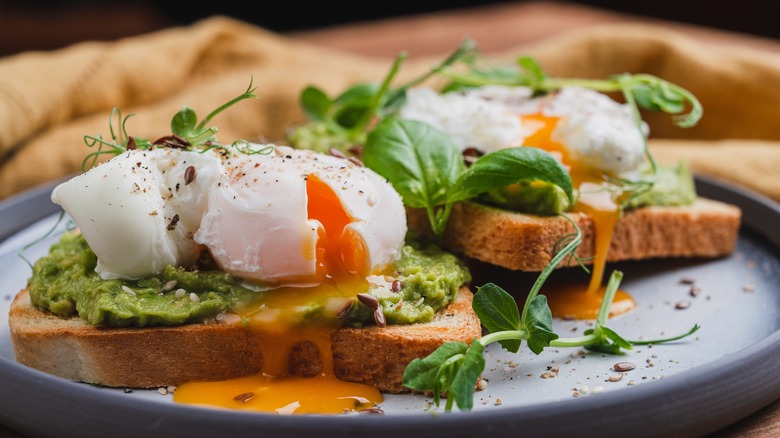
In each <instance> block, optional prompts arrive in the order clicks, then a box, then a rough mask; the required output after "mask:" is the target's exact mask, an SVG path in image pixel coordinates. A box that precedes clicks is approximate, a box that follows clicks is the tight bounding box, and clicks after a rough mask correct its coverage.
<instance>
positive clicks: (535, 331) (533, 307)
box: [523, 295, 558, 354]
mask: <svg viewBox="0 0 780 438" xmlns="http://www.w3.org/2000/svg"><path fill="white" fill-rule="evenodd" d="M523 328H524V329H525V331H526V332H527V333H528V340H527V341H526V342H527V343H528V349H530V350H531V351H533V352H534V353H535V354H539V353H541V352H542V350H544V349H545V348H546V347H549V346H550V342H552V341H554V340H556V339H558V335H557V334H555V332H553V329H552V312H550V307H549V306H548V305H547V297H545V296H544V295H537V296H536V297H535V298H534V299H533V300H531V302H530V304H529V309H528V313H526V316H525V321H524V326H523Z"/></svg>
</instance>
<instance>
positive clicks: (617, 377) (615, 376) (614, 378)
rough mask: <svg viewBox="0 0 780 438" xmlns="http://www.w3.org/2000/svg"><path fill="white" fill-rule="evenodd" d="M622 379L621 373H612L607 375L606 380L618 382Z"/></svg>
mask: <svg viewBox="0 0 780 438" xmlns="http://www.w3.org/2000/svg"><path fill="white" fill-rule="evenodd" d="M622 379H623V374H613V375H611V376H609V379H607V380H609V381H610V382H619V381H621V380H622Z"/></svg>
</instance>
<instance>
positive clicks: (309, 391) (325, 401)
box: [174, 174, 383, 414]
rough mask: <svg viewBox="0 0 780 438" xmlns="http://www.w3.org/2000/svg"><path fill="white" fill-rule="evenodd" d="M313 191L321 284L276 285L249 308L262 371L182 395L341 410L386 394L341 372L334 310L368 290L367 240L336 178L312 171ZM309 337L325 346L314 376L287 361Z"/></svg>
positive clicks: (269, 408)
mask: <svg viewBox="0 0 780 438" xmlns="http://www.w3.org/2000/svg"><path fill="white" fill-rule="evenodd" d="M306 192H307V210H308V215H309V219H314V220H317V221H319V222H320V224H322V228H321V229H320V230H319V239H318V242H317V249H316V257H317V259H316V260H317V274H318V277H319V279H318V280H319V284H317V285H315V286H312V287H282V288H279V289H276V290H274V291H271V292H269V293H265V294H264V295H263V296H262V297H261V299H260V301H259V302H258V303H255V304H254V305H253V307H252V308H251V309H245V310H244V312H243V314H242V318H243V319H244V321H248V325H249V327H250V328H251V330H253V332H254V333H255V334H256V336H257V339H258V346H259V348H260V349H261V352H262V356H263V365H262V372H260V373H258V374H255V375H250V376H247V377H241V378H236V379H230V380H227V381H219V382H189V383H185V384H183V385H181V386H180V387H179V388H178V389H177V390H176V392H175V393H174V400H175V401H176V402H179V403H187V404H200V405H209V406H217V407H222V408H230V409H238V410H249V411H262V412H275V413H278V414H339V413H343V412H345V411H355V410H361V409H366V408H371V407H373V406H374V405H375V404H377V403H380V402H382V400H383V397H382V395H381V393H380V392H379V391H378V390H377V389H375V388H373V387H371V386H367V385H362V384H358V383H351V382H345V381H342V380H339V379H338V378H336V377H335V374H334V366H333V356H332V352H331V339H330V335H331V333H332V331H333V330H334V329H335V328H337V327H338V322H337V319H336V317H335V315H337V314H338V313H339V311H340V310H342V309H343V308H344V307H345V306H347V305H350V303H351V302H353V301H354V297H355V296H356V295H357V294H358V293H360V292H365V291H367V290H368V282H367V281H366V280H365V278H366V276H367V275H368V274H369V272H368V271H369V261H368V254H367V250H366V245H365V243H364V242H363V240H362V238H361V237H360V236H359V235H357V233H354V232H352V231H351V230H350V228H348V227H347V225H349V223H351V222H353V219H352V218H351V217H350V215H349V214H348V212H347V211H346V210H345V208H344V206H343V205H342V204H341V201H340V200H339V198H338V196H337V195H336V193H335V192H334V191H333V189H332V188H331V187H330V186H328V185H327V184H326V183H325V182H324V181H322V180H321V179H320V178H318V177H317V176H316V175H314V174H310V175H309V176H308V178H307V180H306ZM311 303H324V304H322V305H323V309H324V313H329V314H330V317H326V318H325V319H316V318H315V319H314V320H312V317H311V316H307V315H306V314H305V311H306V308H307V307H308V306H309V305H310V304H311ZM307 318H308V320H306V319H307ZM303 344H309V346H311V345H312V344H313V346H314V347H316V349H317V350H319V360H320V366H319V372H317V373H316V374H315V375H314V376H310V377H303V376H297V375H292V374H291V373H290V371H289V369H288V360H289V357H290V355H291V353H293V351H294V349H295V348H296V346H298V348H300V346H301V345H303Z"/></svg>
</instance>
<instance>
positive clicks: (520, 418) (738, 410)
mask: <svg viewBox="0 0 780 438" xmlns="http://www.w3.org/2000/svg"><path fill="white" fill-rule="evenodd" d="M695 179H696V189H697V192H698V194H699V196H703V197H708V198H711V199H716V200H722V201H724V202H728V203H732V204H735V205H737V206H739V207H740V208H741V209H742V211H743V215H742V227H746V228H750V229H752V230H753V231H757V232H758V233H759V234H762V235H763V236H764V237H766V238H767V239H768V241H769V244H770V246H772V247H774V249H776V250H778V249H780V230H777V231H775V229H774V228H773V227H772V221H771V216H774V217H775V219H777V218H780V204H778V203H776V202H774V201H773V200H771V199H770V198H768V197H766V196H764V195H761V194H759V193H756V192H754V191H752V190H750V189H747V188H745V187H742V186H739V185H736V184H734V183H732V182H729V181H726V180H723V179H720V178H717V177H713V176H707V175H701V174H697V175H696V176H695ZM59 182H60V181H55V182H52V183H48V184H45V185H42V186H40V187H37V188H33V189H30V190H27V191H24V192H22V193H20V194H17V195H15V196H13V197H11V198H8V199H6V200H3V201H0V218H1V219H0V242H2V241H4V240H5V239H7V238H9V237H10V236H12V235H14V234H15V233H17V232H19V231H20V230H22V229H24V228H25V227H27V226H30V225H31V224H33V223H35V222H36V221H38V220H40V219H43V218H45V217H47V216H49V215H51V214H53V213H56V212H57V211H58V210H59V207H58V206H56V205H55V204H53V203H52V202H51V200H50V198H49V194H50V192H51V190H52V189H53V188H54V187H55V186H56V185H57V184H58V183H59ZM11 211H13V212H14V214H13V215H9V212H11ZM8 218H13V219H12V220H10V219H8ZM9 222H10V223H9ZM751 363H752V364H762V366H761V367H754V368H753V369H752V370H751V372H750V373H745V372H742V371H744V369H745V367H746V364H751ZM778 398H780V330H776V331H774V332H773V333H771V334H769V335H768V336H767V337H765V338H763V339H761V340H759V341H758V342H755V343H753V344H751V345H749V346H747V347H745V348H743V349H741V350H738V351H736V352H732V353H731V354H727V355H726V356H724V357H722V358H720V359H717V360H713V361H711V362H709V363H706V364H703V365H701V366H698V367H695V368H694V369H691V370H686V371H683V372H680V373H678V374H675V375H672V376H668V377H665V378H664V379H661V380H659V381H655V382H653V383H652V384H650V385H638V386H636V387H634V388H631V390H628V391H616V392H614V393H610V394H604V395H599V396H596V397H588V398H586V399H577V400H562V401H559V402H543V403H538V404H534V405H530V406H518V407H505V408H501V409H496V410H487V411H473V412H453V413H450V414H440V415H435V414H432V415H420V413H419V412H417V413H414V414H410V415H405V414H394V415H388V416H381V415H355V416H352V415H350V416H346V417H349V418H345V416H327V415H326V416H319V415H308V416H277V415H274V414H262V413H250V412H240V411H230V410H220V409H214V408H202V407H197V406H187V405H177V404H170V405H168V404H166V405H163V406H164V409H160V406H161V405H160V404H158V403H153V402H149V401H148V400H140V399H132V398H123V397H121V396H117V394H115V393H113V392H107V391H101V390H99V389H98V388H94V387H92V386H89V385H85V384H80V383H75V382H71V381H68V380H65V379H62V378H59V377H56V376H52V375H48V374H45V373H43V372H40V371H37V370H34V369H31V368H28V367H25V366H23V365H21V364H18V363H17V362H15V361H13V360H10V359H7V358H3V357H0V424H2V425H7V426H8V427H11V428H13V429H14V430H16V431H18V432H20V433H23V434H27V435H29V436H40V435H43V436H46V435H47V434H50V433H52V432H54V431H55V430H56V434H57V435H58V436H80V437H89V436H96V437H97V436H105V435H106V434H107V433H111V434H112V435H114V436H146V435H148V434H163V435H165V436H187V437H198V436H213V435H214V434H216V433H220V434H227V433H246V432H250V431H254V432H257V431H258V430H262V431H263V432H264V434H265V435H266V436H287V435H290V434H296V436H312V437H329V436H333V437H345V436H351V435H355V436H357V435H363V434H371V435H372V436H373V437H377V438H379V437H394V438H397V436H398V435H399V434H403V435H405V437H414V436H420V437H423V436H426V437H430V436H435V435H437V434H446V435H447V436H449V437H454V436H473V435H475V434H478V433H485V432H486V431H490V432H491V433H518V432H521V431H523V432H525V433H540V434H544V436H549V437H557V436H560V437H564V436H567V437H569V436H571V435H572V434H575V433H580V434H581V433H582V432H583V431H585V430H588V429H589V428H593V429H592V430H598V434H599V435H601V436H625V435H626V434H628V433H630V434H631V436H634V437H636V436H660V435H663V434H667V433H668V434H675V435H678V434H679V435H682V436H700V435H705V434H708V433H711V432H714V431H717V430H719V429H722V428H723V427H726V426H728V425H731V424H733V423H735V422H736V421H738V420H741V419H743V418H745V417H747V416H748V415H750V414H752V413H755V412H756V411H758V410H760V409H761V408H763V407H765V406H767V405H769V404H770V403H772V402H774V401H775V400H777V399H778ZM63 400H65V401H67V403H66V405H67V406H65V409H62V408H63V406H62V405H63V403H62V401H63ZM47 403H48V404H49V406H50V407H51V406H55V407H57V406H59V407H60V408H59V409H49V410H47V415H48V416H49V421H45V422H42V421H40V412H39V410H38V409H39V408H38V409H36V407H40V406H45V405H46V404H47ZM73 406H77V407H78V409H75V410H71V409H68V408H70V407H73ZM659 406H661V407H660V408H659ZM594 411H603V412H608V413H609V414H608V415H599V416H593V412H594ZM111 412H114V413H115V414H114V418H115V419H116V417H117V415H116V412H121V413H122V414H121V417H123V418H129V419H132V424H133V425H134V427H133V428H132V429H128V428H121V427H119V424H118V423H117V422H116V421H111V417H112V416H111V415H106V413H111ZM101 414H102V415H101ZM561 419H565V421H560V420H561ZM615 419H619V421H615ZM83 424H89V426H87V429H88V430H85V429H84V426H82V425H83ZM53 425H57V426H53ZM54 427H56V429H53V428H54ZM373 437H372V438H373Z"/></svg>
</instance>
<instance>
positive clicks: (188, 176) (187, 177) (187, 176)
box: [184, 166, 196, 186]
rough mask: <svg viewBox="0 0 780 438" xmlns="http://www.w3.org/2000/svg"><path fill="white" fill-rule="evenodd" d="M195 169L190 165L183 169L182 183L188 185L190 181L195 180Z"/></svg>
mask: <svg viewBox="0 0 780 438" xmlns="http://www.w3.org/2000/svg"><path fill="white" fill-rule="evenodd" d="M195 175H196V170H195V166H190V167H188V168H187V170H185V171H184V185H185V186H188V185H190V183H191V182H193V181H195Z"/></svg>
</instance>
